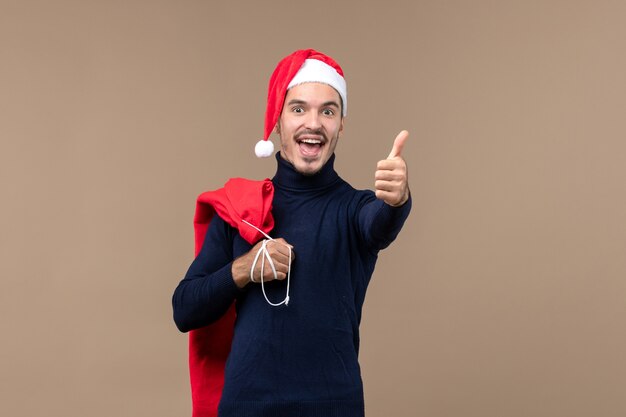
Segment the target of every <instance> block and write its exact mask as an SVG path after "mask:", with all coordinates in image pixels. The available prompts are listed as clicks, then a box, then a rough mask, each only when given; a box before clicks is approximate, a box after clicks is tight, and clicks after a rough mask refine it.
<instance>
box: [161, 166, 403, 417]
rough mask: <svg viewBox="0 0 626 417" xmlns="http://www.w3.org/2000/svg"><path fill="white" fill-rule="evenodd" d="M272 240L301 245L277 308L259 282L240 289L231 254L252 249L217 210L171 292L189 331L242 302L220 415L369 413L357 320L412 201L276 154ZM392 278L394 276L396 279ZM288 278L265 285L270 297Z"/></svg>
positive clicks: (349, 416)
mask: <svg viewBox="0 0 626 417" xmlns="http://www.w3.org/2000/svg"><path fill="white" fill-rule="evenodd" d="M277 160H278V169H277V171H276V175H275V176H274V178H273V179H272V182H273V184H274V188H275V193H274V200H273V209H272V213H273V215H274V219H275V227H274V229H273V230H272V232H271V236H272V237H274V238H278V237H282V238H284V239H285V240H286V241H287V242H289V243H290V244H291V245H293V247H294V253H295V254H296V256H295V259H294V261H293V264H292V268H291V289H290V301H289V305H288V306H285V305H281V306H279V307H272V306H270V305H269V304H268V303H267V302H266V300H265V298H264V297H263V294H262V292H261V286H260V285H259V284H248V286H247V287H246V288H244V289H243V290H240V289H238V288H237V286H236V285H235V283H234V281H233V277H232V274H231V266H232V262H233V260H234V259H235V258H237V257H239V256H241V255H243V254H244V253H246V252H248V251H249V250H250V249H251V245H250V244H248V243H247V242H246V241H245V240H243V239H242V238H241V237H240V236H239V234H238V233H237V231H236V230H235V229H233V228H232V227H231V226H229V225H228V224H227V223H226V222H224V221H223V220H222V219H220V218H219V217H218V216H215V217H214V218H213V220H212V221H211V224H210V226H209V229H208V231H207V234H206V238H205V241H204V245H203V247H202V250H201V251H200V253H199V254H198V256H197V257H196V259H195V260H194V261H193V263H192V264H191V267H190V268H189V271H188V272H187V274H186V276H185V278H184V279H183V280H182V281H181V282H180V284H179V285H178V287H177V288H176V290H175V292H174V296H173V306H174V320H175V322H176V325H177V326H178V328H179V329H180V330H181V331H189V330H192V329H196V328H199V327H203V326H206V325H208V324H211V323H212V322H213V321H215V320H217V319H218V318H219V317H220V316H221V315H222V314H224V312H225V311H226V310H227V309H228V307H229V306H230V304H231V303H232V302H233V301H235V300H236V307H237V320H236V324H235V335H234V338H233V344H232V350H231V352H230V356H229V357H228V361H227V363H226V374H225V383H224V390H223V393H222V399H221V402H220V406H219V415H220V417H230V416H233V417H253V416H272V417H279V416H289V417H291V416H300V417H321V416H324V417H332V416H341V417H361V416H363V415H364V407H363V404H364V402H363V384H362V381H361V373H360V368H359V363H358V351H359V323H360V320H361V310H362V307H363V302H364V300H365V292H366V290H367V286H368V283H369V281H370V278H371V276H372V272H373V271H374V265H375V263H376V259H377V255H378V252H379V251H380V250H381V249H383V248H385V247H386V246H388V245H389V244H390V243H391V242H392V241H393V240H394V239H395V237H396V236H397V234H398V233H399V232H400V229H401V228H402V225H403V224H404V221H405V220H406V218H407V216H408V214H409V211H410V208H411V201H410V200H409V201H408V202H407V203H405V204H404V205H403V206H401V207H398V208H394V207H391V206H389V205H387V204H385V203H383V202H382V201H380V200H378V199H376V197H375V195H374V193H373V192H372V191H358V190H355V189H354V188H352V187H351V186H350V185H349V184H348V183H347V182H345V181H344V180H342V179H341V178H340V177H339V176H338V175H337V173H336V172H335V170H334V168H333V162H334V155H333V156H332V157H331V159H330V160H329V161H328V163H327V164H326V165H325V166H324V167H323V168H322V170H321V171H320V172H319V173H317V174H316V175H313V176H303V175H301V174H299V173H298V172H296V171H295V169H294V168H293V166H292V165H291V164H290V163H288V162H287V161H285V160H284V159H282V158H281V157H280V156H279V155H277ZM384 279H387V280H390V281H394V278H393V277H384ZM286 285H287V281H286V280H285V281H276V282H269V283H266V285H265V290H266V293H267V295H268V298H269V299H270V300H271V301H272V302H279V301H282V300H283V299H284V297H285V292H286Z"/></svg>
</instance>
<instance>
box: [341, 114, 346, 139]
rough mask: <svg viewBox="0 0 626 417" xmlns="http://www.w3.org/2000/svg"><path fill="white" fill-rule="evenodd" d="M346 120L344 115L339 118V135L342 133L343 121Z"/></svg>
mask: <svg viewBox="0 0 626 417" xmlns="http://www.w3.org/2000/svg"><path fill="white" fill-rule="evenodd" d="M344 120H346V118H345V117H342V118H341V124H340V125H339V135H341V134H342V133H343V121H344Z"/></svg>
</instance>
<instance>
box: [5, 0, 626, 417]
mask: <svg viewBox="0 0 626 417" xmlns="http://www.w3.org/2000/svg"><path fill="white" fill-rule="evenodd" d="M384 3H385V4H384V5H382V2H367V1H360V2H356V1H355V2H340V1H338V0H336V1H334V2H329V1H318V2H308V3H301V2H292V1H274V2H270V3H266V2H252V1H250V2H247V3H246V2H242V1H148V0H146V1H137V0H135V1H129V0H124V1H6V0H3V1H1V2H0V54H1V56H0V120H1V123H0V138H1V150H0V178H1V187H2V188H1V190H2V192H1V199H2V200H1V201H2V203H1V206H0V210H1V213H0V226H1V231H0V243H1V245H2V247H1V251H0V256H1V262H0V273H1V291H0V308H1V311H0V325H1V329H0V331H1V335H2V343H1V345H0V354H1V356H0V367H1V368H0V396H1V398H0V414H1V415H3V416H12V417H17V416H28V417H32V416H47V417H49V416H59V417H73V416H91V417H99V416H103V417H105V416H106V417H109V416H116V417H125V416H133V417H135V416H151V417H158V416H163V417H166V416H167V417H171V416H188V415H190V400H189V389H188V378H187V367H186V366H187V365H186V360H187V359H186V336H185V335H182V334H179V333H178V332H177V331H176V329H175V327H174V324H173V322H172V320H171V307H170V296H171V293H172V291H173V289H174V287H175V285H176V284H177V282H178V281H179V279H180V278H181V277H182V275H183V274H184V272H185V270H186V268H187V266H188V264H189V263H190V261H191V259H192V252H193V247H192V246H193V245H192V224H191V219H192V215H193V209H194V199H195V196H196V195H197V194H199V193H200V192H201V191H203V190H207V189H212V188H216V187H218V186H220V185H221V184H222V183H223V182H224V181H225V180H226V179H227V178H228V177H231V176H245V177H251V178H264V177H266V176H271V175H272V174H273V172H274V162H273V161H272V160H257V159H256V158H255V157H254V156H253V154H252V149H253V145H254V143H255V142H256V140H257V139H259V138H260V136H261V133H262V128H263V112H264V103H265V94H266V85H267V79H268V77H269V75H270V73H271V71H272V69H273V67H274V65H275V63H276V62H277V61H278V60H279V59H280V58H281V57H283V56H284V55H286V54H287V53H289V52H291V51H292V50H294V49H298V48H303V47H314V48H316V49H319V50H321V51H324V52H326V53H328V54H330V55H331V56H334V57H335V58H337V60H338V61H339V62H340V63H341V64H342V66H343V67H344V69H345V72H346V75H347V79H348V85H349V94H350V109H349V110H350V111H349V116H348V119H347V121H346V131H345V135H344V138H343V140H342V143H340V145H339V147H338V152H337V153H338V157H337V166H338V170H339V171H340V173H341V174H342V176H343V177H344V178H345V179H347V180H349V181H350V182H352V183H353V184H354V185H355V186H356V187H359V188H369V187H371V185H372V175H373V171H374V165H375V163H376V161H377V160H378V159H381V158H383V157H385V156H386V155H387V153H388V152H389V150H390V148H391V143H392V141H393V138H394V137H395V135H396V133H397V132H398V131H400V130H401V129H408V130H410V131H411V137H410V138H409V140H410V142H409V143H408V145H407V148H406V152H405V157H406V159H407V161H408V163H409V166H410V178H411V186H412V190H413V195H414V201H415V205H414V209H413V212H412V215H411V217H410V219H409V221H408V223H407V224H406V227H405V229H404V230H403V232H402V234H401V236H400V237H399V239H398V241H397V242H396V243H395V244H394V245H393V246H392V247H391V248H390V249H389V250H387V251H385V252H384V253H383V254H382V255H381V258H380V262H379V265H378V268H377V271H376V273H375V276H374V280H373V283H372V286H371V287H370V292H369V294H368V299H367V302H366V306H365V311H364V319H363V324H362V339H363V343H362V346H363V349H362V353H361V360H362V368H363V376H364V380H365V389H366V399H367V411H368V415H369V416H370V417H376V416H397V417H402V416H431V417H432V416H442V417H443V416H445V417H449V416H481V417H484V416H494V417H495V416H508V417H510V416H546V417H548V416H550V417H554V416H570V417H571V416H623V415H625V414H626V395H624V394H625V393H626V358H625V355H626V353H625V352H626V334H625V327H624V325H625V324H626V279H625V278H626V256H624V255H625V248H626V163H625V159H626V158H625V157H626V126H625V120H626V117H625V115H626V81H625V79H626V78H625V74H626V53H625V51H626V25H625V24H624V22H626V2H623V1H621V0H616V1H587V2H585V1H486V0H482V1H416V0H410V1H404V2H398V1H396V2H394V1H391V2H384Z"/></svg>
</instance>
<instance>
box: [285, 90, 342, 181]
mask: <svg viewBox="0 0 626 417" xmlns="http://www.w3.org/2000/svg"><path fill="white" fill-rule="evenodd" d="M277 131H278V133H279V134H280V142H281V152H280V154H281V156H282V157H283V158H284V159H286V160H287V161H289V162H291V164H292V165H293V166H294V167H295V168H296V171H298V172H300V173H301V174H304V175H313V174H315V173H317V172H318V171H319V170H320V169H322V167H323V166H324V165H325V164H326V162H327V161H328V159H330V157H331V156H332V154H333V152H334V151H335V147H336V146H337V141H338V140H339V136H340V134H341V132H342V131H343V117H342V116H341V99H340V97H339V93H338V92H337V91H336V90H335V89H334V88H332V87H331V86H329V85H327V84H322V83H304V84H299V85H296V86H294V87H292V88H291V89H289V91H287V95H286V96H285V104H284V105H283V111H282V113H281V115H280V119H279V120H278V125H277Z"/></svg>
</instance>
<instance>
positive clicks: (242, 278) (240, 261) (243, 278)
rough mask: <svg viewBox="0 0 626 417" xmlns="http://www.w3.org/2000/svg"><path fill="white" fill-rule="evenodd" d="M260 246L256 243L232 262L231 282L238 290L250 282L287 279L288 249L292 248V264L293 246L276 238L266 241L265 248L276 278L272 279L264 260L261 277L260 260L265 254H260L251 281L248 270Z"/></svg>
mask: <svg viewBox="0 0 626 417" xmlns="http://www.w3.org/2000/svg"><path fill="white" fill-rule="evenodd" d="M262 244H263V241H260V242H258V243H257V244H256V245H254V247H253V248H252V249H251V250H250V251H249V252H248V253H246V254H244V255H242V256H240V257H239V258H237V259H235V260H234V261H233V265H232V268H231V271H232V274H233V280H234V281H235V284H237V286H238V287H239V288H243V287H245V286H246V285H247V284H248V283H249V282H251V281H253V282H261V280H263V281H266V282H267V281H271V280H273V279H278V280H283V279H285V278H287V272H288V271H289V248H292V250H291V261H292V262H293V259H294V258H295V256H294V254H293V246H291V245H290V244H289V243H287V241H286V240H285V239H283V238H278V239H274V240H270V241H268V242H267V243H266V246H265V248H266V249H267V252H268V254H269V256H270V257H271V258H272V261H273V262H274V267H275V268H276V278H274V272H273V271H272V268H271V267H270V264H269V261H268V260H267V259H265V266H264V268H263V276H262V277H261V262H262V259H261V258H262V257H264V256H265V254H263V253H261V255H259V258H258V261H257V263H256V265H255V268H254V274H253V276H254V279H253V280H252V279H251V277H250V270H251V269H252V264H253V263H254V258H255V257H256V254H257V252H258V251H259V249H261V245H262Z"/></svg>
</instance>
